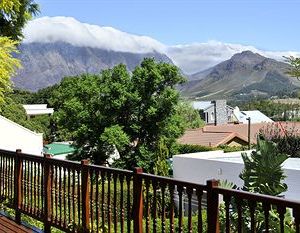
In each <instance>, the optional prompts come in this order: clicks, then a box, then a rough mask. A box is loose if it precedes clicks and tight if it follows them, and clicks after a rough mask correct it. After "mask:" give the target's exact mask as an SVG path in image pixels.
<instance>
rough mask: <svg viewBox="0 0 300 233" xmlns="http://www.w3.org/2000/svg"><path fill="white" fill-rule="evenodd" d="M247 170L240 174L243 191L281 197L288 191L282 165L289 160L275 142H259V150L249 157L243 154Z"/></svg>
mask: <svg viewBox="0 0 300 233" xmlns="http://www.w3.org/2000/svg"><path fill="white" fill-rule="evenodd" d="M242 158H243V161H244V165H245V168H244V170H243V171H242V173H241V174H240V178H241V179H242V180H243V181H244V187H243V189H244V190H246V191H249V192H255V193H261V194H267V195H272V196H278V195H281V194H282V193H283V192H285V191H287V185H286V184H285V183H283V180H284V179H285V175H284V171H283V169H282V163H283V162H284V161H285V160H286V159H287V158H288V156H287V155H286V154H283V153H281V152H280V151H279V150H278V148H277V146H276V144H275V143H274V142H270V141H265V140H258V142H257V150H256V151H253V152H252V153H251V156H250V157H249V156H248V155H247V154H246V153H242Z"/></svg>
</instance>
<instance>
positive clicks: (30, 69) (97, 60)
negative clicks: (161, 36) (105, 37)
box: [12, 42, 172, 91]
mask: <svg viewBox="0 0 300 233" xmlns="http://www.w3.org/2000/svg"><path fill="white" fill-rule="evenodd" d="M19 51H20V53H18V54H17V55H16V57H17V58H19V59H20V60H21V62H22V65H23V68H22V69H20V70H19V71H18V73H17V75H16V76H15V77H14V78H12V81H13V83H14V84H15V87H16V88H20V89H25V90H29V91H37V90H39V89H42V88H45V87H48V86H52V85H54V84H56V83H59V82H60V81H61V80H62V78H63V77H65V76H75V75H79V74H82V73H94V74H95V73H99V72H100V71H101V70H103V69H107V68H112V67H113V66H115V65H117V64H120V63H123V64H125V65H126V66H127V67H128V69H129V70H130V71H131V70H133V69H134V68H135V67H136V66H137V65H139V64H140V63H141V61H142V60H143V59H144V58H145V57H153V58H154V59H155V60H157V61H164V62H168V63H172V60H171V59H170V58H169V57H168V56H167V55H165V54H162V53H159V52H156V51H154V52H148V53H129V52H118V51H113V50H108V49H101V48H91V47H80V46H74V45H71V44H69V43H66V42H54V43H39V42H33V43H25V44H21V45H20V46H19Z"/></svg>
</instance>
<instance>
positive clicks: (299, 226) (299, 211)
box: [293, 207, 300, 233]
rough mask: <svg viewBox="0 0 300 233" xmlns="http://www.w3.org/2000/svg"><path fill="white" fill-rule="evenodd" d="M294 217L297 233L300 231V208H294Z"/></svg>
mask: <svg viewBox="0 0 300 233" xmlns="http://www.w3.org/2000/svg"><path fill="white" fill-rule="evenodd" d="M293 217H294V219H295V220H294V221H295V226H296V233H299V232H300V208H299V207H298V208H294V209H293Z"/></svg>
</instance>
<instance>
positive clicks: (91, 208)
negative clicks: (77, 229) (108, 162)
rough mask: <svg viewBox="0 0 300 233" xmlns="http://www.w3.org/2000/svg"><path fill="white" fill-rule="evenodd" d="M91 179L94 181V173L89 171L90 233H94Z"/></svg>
mask: <svg viewBox="0 0 300 233" xmlns="http://www.w3.org/2000/svg"><path fill="white" fill-rule="evenodd" d="M93 179H94V171H93V170H91V171H90V216H91V224H90V225H91V229H90V230H91V231H92V232H94V221H95V216H94V208H93V204H94V197H93V194H94V188H93V184H94V182H93Z"/></svg>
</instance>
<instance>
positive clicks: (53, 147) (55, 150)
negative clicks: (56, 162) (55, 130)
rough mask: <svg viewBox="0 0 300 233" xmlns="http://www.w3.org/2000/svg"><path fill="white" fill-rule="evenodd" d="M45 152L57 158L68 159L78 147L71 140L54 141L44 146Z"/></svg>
mask: <svg viewBox="0 0 300 233" xmlns="http://www.w3.org/2000/svg"><path fill="white" fill-rule="evenodd" d="M43 151H44V153H45V154H50V155H52V157H53V158H55V159H63V160H65V159H67V156H68V155H71V154H73V153H74V152H75V151H76V149H75V147H74V146H72V144H71V143H70V142H53V143H50V144H47V145H45V146H44V149H43Z"/></svg>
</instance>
